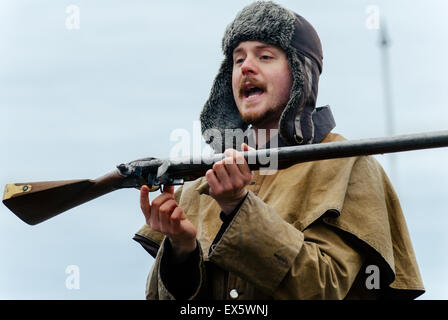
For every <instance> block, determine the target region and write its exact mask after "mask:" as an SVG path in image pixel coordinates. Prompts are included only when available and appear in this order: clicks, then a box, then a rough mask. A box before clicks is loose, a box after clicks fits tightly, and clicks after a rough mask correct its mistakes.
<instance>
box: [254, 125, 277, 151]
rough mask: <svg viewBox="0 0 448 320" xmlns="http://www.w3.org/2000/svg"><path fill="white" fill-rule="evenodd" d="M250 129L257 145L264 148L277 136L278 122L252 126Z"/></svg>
mask: <svg viewBox="0 0 448 320" xmlns="http://www.w3.org/2000/svg"><path fill="white" fill-rule="evenodd" d="M252 129H253V130H254V134H255V137H256V141H257V145H258V146H264V145H265V144H267V143H268V142H269V140H271V138H272V137H275V136H276V135H278V121H276V122H272V123H270V124H264V125H257V126H255V125H252ZM271 131H272V132H271ZM271 134H272V135H271Z"/></svg>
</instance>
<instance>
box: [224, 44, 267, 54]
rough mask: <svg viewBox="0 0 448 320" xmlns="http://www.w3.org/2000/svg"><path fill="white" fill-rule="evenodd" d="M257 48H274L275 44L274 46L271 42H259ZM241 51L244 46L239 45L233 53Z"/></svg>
mask: <svg viewBox="0 0 448 320" xmlns="http://www.w3.org/2000/svg"><path fill="white" fill-rule="evenodd" d="M255 48H256V49H258V50H260V49H266V48H274V46H272V45H270V44H259V45H256V46H255ZM241 51H243V48H241V47H238V48H236V49H235V50H234V51H233V55H235V54H237V53H240V52H241Z"/></svg>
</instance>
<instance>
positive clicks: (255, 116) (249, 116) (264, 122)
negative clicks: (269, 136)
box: [240, 105, 285, 128]
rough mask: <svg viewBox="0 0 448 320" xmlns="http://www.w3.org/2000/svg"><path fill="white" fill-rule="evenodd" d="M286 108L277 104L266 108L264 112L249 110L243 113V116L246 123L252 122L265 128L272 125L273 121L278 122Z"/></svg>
mask: <svg viewBox="0 0 448 320" xmlns="http://www.w3.org/2000/svg"><path fill="white" fill-rule="evenodd" d="M284 108H285V105H283V106H276V107H271V108H268V109H266V110H265V111H264V112H263V113H261V114H260V113H257V112H247V113H245V114H241V112H240V115H241V118H242V119H243V121H244V122H245V123H246V124H248V125H249V124H251V125H252V126H254V127H257V128H265V127H268V126H270V125H271V124H272V123H273V122H275V123H276V124H277V123H278V121H279V120H280V117H281V114H282V112H283V110H284Z"/></svg>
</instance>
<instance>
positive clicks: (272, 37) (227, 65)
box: [200, 1, 334, 152]
mask: <svg viewBox="0 0 448 320" xmlns="http://www.w3.org/2000/svg"><path fill="white" fill-rule="evenodd" d="M243 41H260V42H264V43H267V44H271V45H275V46H277V47H280V48H281V49H282V50H283V51H284V52H285V54H286V57H287V59H288V63H289V66H290V69H291V72H292V76H293V84H292V88H291V94H290V97H289V101H288V102H287V104H286V106H285V108H284V110H283V113H282V115H281V117H280V121H279V126H278V129H279V134H280V138H281V139H282V141H283V142H284V143H285V144H287V145H297V144H309V143H313V142H315V125H314V123H313V112H314V111H315V110H314V109H315V105H316V99H317V91H318V90H317V88H318V80H319V75H320V73H321V72H322V59H323V55H322V46H321V43H320V40H319V36H318V35H317V32H316V31H315V30H314V28H313V27H312V26H311V24H310V23H309V22H308V21H306V20H305V19H304V18H303V17H301V16H299V15H298V14H296V13H294V12H292V11H290V10H288V9H285V8H284V7H282V6H280V5H278V4H276V3H274V2H271V1H257V2H254V3H252V4H250V5H248V6H247V7H245V8H244V9H243V10H242V11H240V12H239V13H238V14H237V16H236V18H235V20H234V21H233V22H232V23H231V24H230V25H229V26H228V27H227V29H226V31H225V33H224V37H223V39H222V50H223V53H224V61H223V62H222V64H221V67H220V69H219V72H218V75H217V76H216V78H215V80H214V83H213V86H212V89H211V92H210V96H209V99H208V100H207V102H206V103H205V105H204V108H203V110H202V112H201V115H200V120H201V130H202V134H203V137H204V139H205V141H206V142H207V143H209V144H210V145H211V146H212V148H213V149H214V150H215V151H216V152H222V151H223V150H224V149H225V147H229V144H228V142H227V143H226V141H225V130H226V129H232V130H235V129H241V130H242V131H246V129H247V128H248V124H246V123H244V121H243V120H242V118H241V115H240V113H239V111H238V108H237V106H236V104H235V100H234V97H233V92H232V69H233V57H232V55H233V50H234V49H235V48H236V47H237V46H238V44H239V43H240V42H243ZM331 119H332V117H331ZM333 127H334V125H333ZM211 129H212V130H214V131H213V132H215V133H214V134H210V130H211ZM331 129H332V128H331ZM331 129H330V130H331ZM216 132H217V133H216ZM327 133H328V132H327ZM217 135H218V136H219V138H220V139H216V137H217ZM232 140H233V139H232ZM232 145H233V144H232ZM234 147H239V146H234Z"/></svg>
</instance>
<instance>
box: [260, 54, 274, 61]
mask: <svg viewBox="0 0 448 320" xmlns="http://www.w3.org/2000/svg"><path fill="white" fill-rule="evenodd" d="M260 59H261V60H270V59H272V57H271V56H267V55H263V56H261V57H260Z"/></svg>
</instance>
